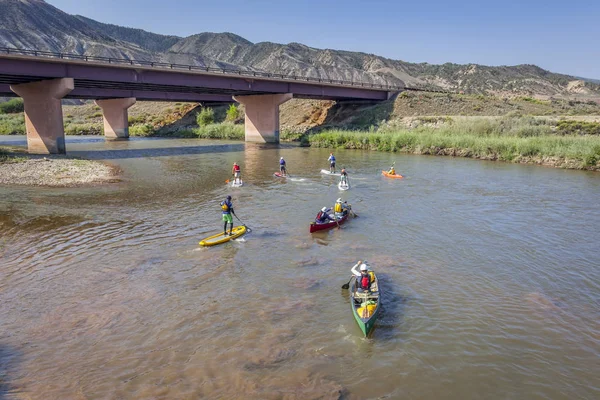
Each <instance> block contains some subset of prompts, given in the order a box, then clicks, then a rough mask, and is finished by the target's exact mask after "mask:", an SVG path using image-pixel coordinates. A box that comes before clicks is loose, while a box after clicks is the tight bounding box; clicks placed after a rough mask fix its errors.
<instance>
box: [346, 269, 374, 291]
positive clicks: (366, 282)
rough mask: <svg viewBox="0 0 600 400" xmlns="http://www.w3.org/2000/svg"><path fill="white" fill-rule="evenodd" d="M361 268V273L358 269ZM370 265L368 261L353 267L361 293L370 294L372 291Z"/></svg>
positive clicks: (357, 286) (357, 287) (353, 273)
mask: <svg viewBox="0 0 600 400" xmlns="http://www.w3.org/2000/svg"><path fill="white" fill-rule="evenodd" d="M359 267H360V272H358V271H357V270H356V269H357V268H359ZM369 270H370V267H369V264H367V262H366V261H359V262H357V263H356V265H355V266H354V267H352V270H351V272H352V275H354V276H355V277H356V289H357V291H359V292H363V291H364V292H368V291H369V290H370V289H371V283H373V282H372V280H371V274H369Z"/></svg>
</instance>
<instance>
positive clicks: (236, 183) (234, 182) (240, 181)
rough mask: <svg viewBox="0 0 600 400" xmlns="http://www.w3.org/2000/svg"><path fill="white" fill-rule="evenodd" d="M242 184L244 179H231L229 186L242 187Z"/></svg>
mask: <svg viewBox="0 0 600 400" xmlns="http://www.w3.org/2000/svg"><path fill="white" fill-rule="evenodd" d="M242 186H244V181H243V180H241V179H240V180H239V181H237V182H236V181H232V182H231V187H242Z"/></svg>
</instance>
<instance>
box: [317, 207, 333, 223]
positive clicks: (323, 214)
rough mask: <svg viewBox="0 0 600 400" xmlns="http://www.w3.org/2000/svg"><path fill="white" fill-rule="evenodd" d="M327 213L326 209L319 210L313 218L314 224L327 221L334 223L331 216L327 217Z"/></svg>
mask: <svg viewBox="0 0 600 400" xmlns="http://www.w3.org/2000/svg"><path fill="white" fill-rule="evenodd" d="M327 211H329V209H328V208H327V207H323V208H321V211H319V213H318V214H317V216H316V217H315V222H316V223H317V224H324V223H326V222H327V221H335V218H333V217H332V216H331V215H329V213H328V212H327Z"/></svg>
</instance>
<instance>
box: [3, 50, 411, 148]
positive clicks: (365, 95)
mask: <svg viewBox="0 0 600 400" xmlns="http://www.w3.org/2000/svg"><path fill="white" fill-rule="evenodd" d="M402 90H405V88H404V87H403V86H389V85H380V84H373V83H364V82H351V81H339V80H332V79H321V78H306V77H299V76H292V75H289V76H288V75H282V74H271V73H266V72H260V71H250V70H229V69H219V68H208V67H203V66H194V65H180V64H167V63H157V62H152V61H139V60H137V61H136V60H126V59H114V58H105V57H93V56H82V55H77V54H64V53H50V52H44V51H36V50H22V49H7V48H0V96H11V95H15V94H16V95H18V96H21V97H22V98H23V99H24V103H25V117H26V118H25V119H26V125H27V138H28V147H29V150H30V151H31V152H37V153H64V152H65V151H66V149H65V146H64V132H63V128H62V109H61V107H60V100H61V99H62V98H79V99H94V100H97V104H98V105H99V106H100V107H101V108H102V110H103V114H104V127H105V135H106V136H107V137H112V138H126V137H128V127H127V108H128V107H130V106H131V105H132V104H134V103H135V101H136V100H154V101H194V102H211V103H215V102H223V103H228V102H233V101H238V102H240V103H243V104H244V105H245V106H246V140H247V141H259V142H278V141H279V104H281V103H283V102H285V101H287V100H289V99H291V98H311V99H327V100H338V101H344V100H346V101H349V100H370V101H383V100H386V99H388V98H389V97H390V95H391V94H392V93H394V92H399V91H402Z"/></svg>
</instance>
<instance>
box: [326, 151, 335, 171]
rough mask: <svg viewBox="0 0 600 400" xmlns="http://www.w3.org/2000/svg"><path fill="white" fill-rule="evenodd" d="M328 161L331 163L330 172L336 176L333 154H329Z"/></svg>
mask: <svg viewBox="0 0 600 400" xmlns="http://www.w3.org/2000/svg"><path fill="white" fill-rule="evenodd" d="M327 161H329V172H331V173H334V174H335V156H334V155H333V153H329V158H328V159H327Z"/></svg>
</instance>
